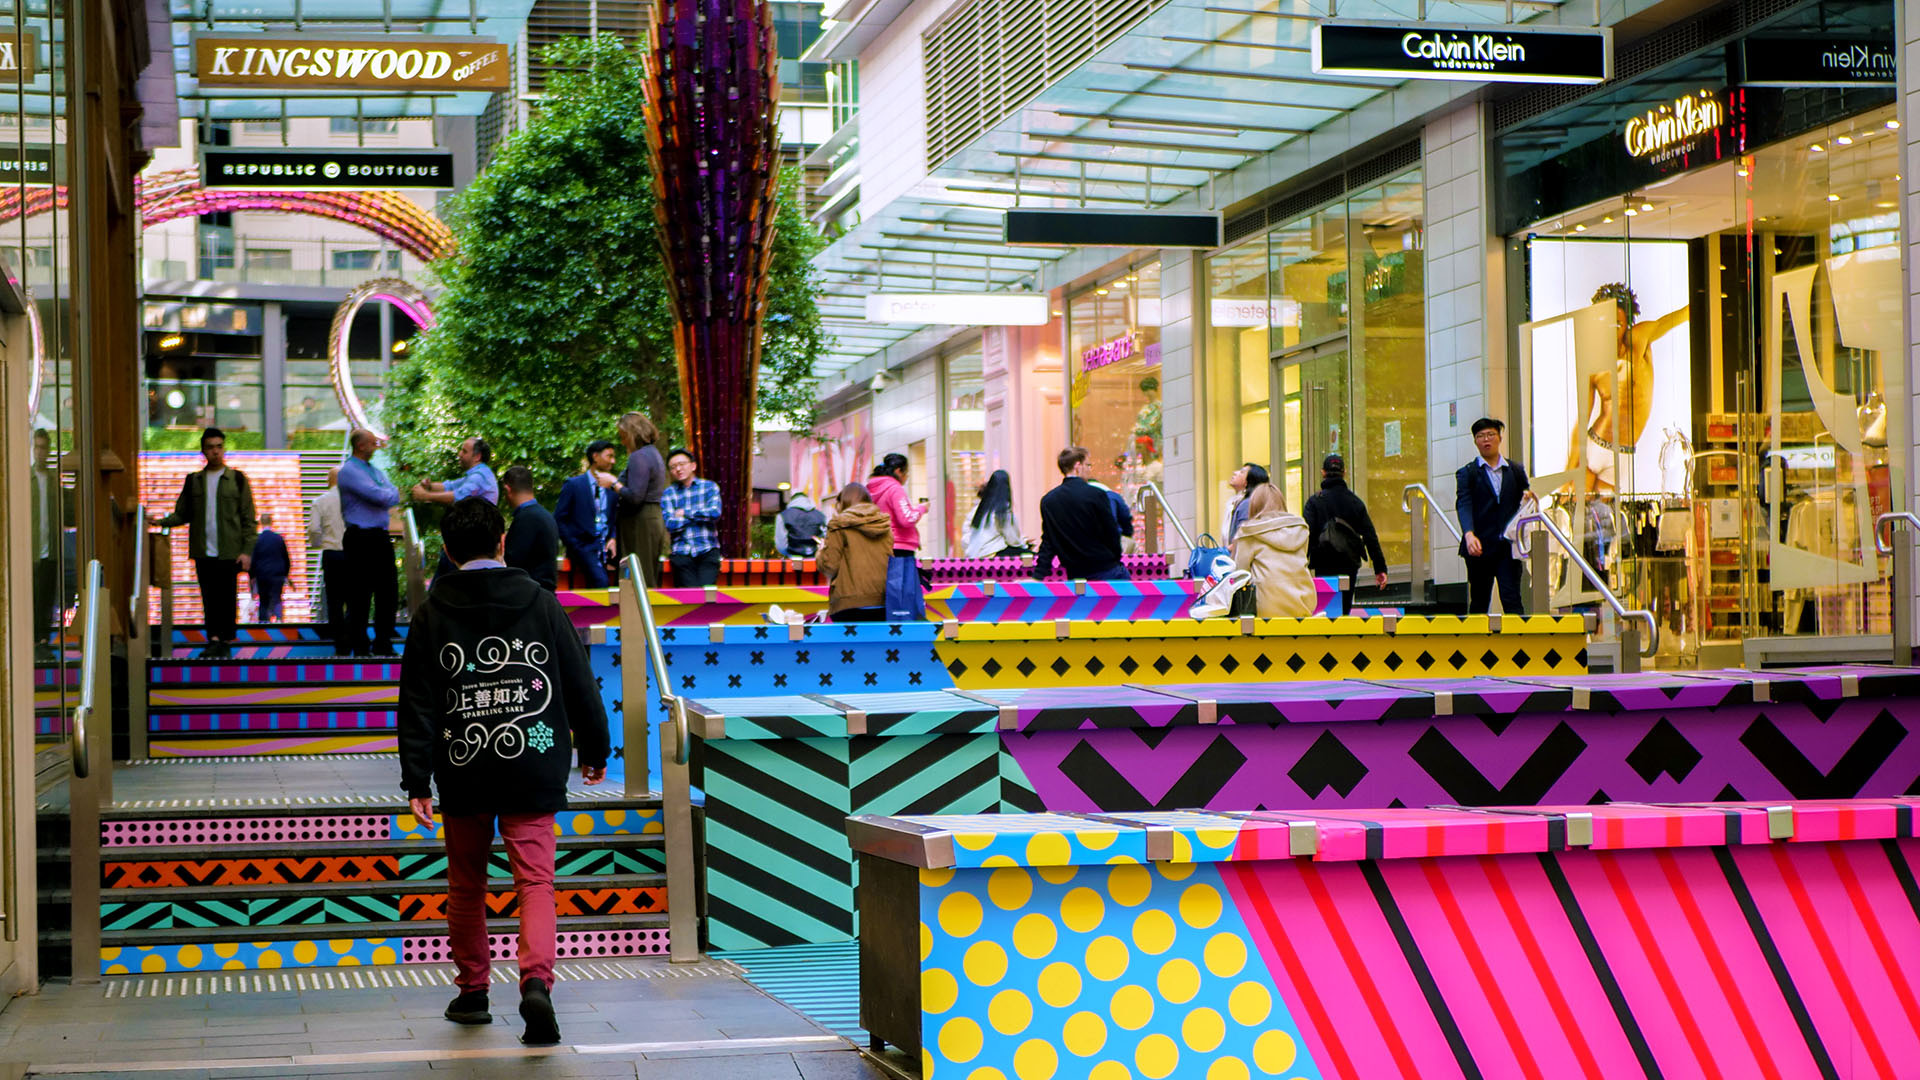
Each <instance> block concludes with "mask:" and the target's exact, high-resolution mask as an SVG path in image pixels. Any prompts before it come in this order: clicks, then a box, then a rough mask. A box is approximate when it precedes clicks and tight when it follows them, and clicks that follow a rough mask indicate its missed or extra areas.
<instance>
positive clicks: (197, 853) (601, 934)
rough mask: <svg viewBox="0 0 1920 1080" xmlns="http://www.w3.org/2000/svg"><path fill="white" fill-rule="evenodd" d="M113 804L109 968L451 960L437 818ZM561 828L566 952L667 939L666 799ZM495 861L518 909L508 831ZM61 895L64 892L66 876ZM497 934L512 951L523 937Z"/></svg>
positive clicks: (52, 940)
mask: <svg viewBox="0 0 1920 1080" xmlns="http://www.w3.org/2000/svg"><path fill="white" fill-rule="evenodd" d="M104 817H105V820H104V821H103V822H102V825H101V841H102V871H101V884H102V891H101V918H102V927H103V929H102V944H103V948H102V951H101V960H100V964H101V972H102V973H103V974H114V973H120V972H135V971H148V972H152V971H168V972H172V971H209V970H222V969H241V968H250V967H282V966H284V967H292V966H347V965H353V964H367V963H385V962H391V963H412V962H423V963H426V962H432V963H438V962H443V961H444V960H445V959H446V946H445V930H446V928H445V921H444V920H445V910H446V909H445V904H446V891H447V883H446V880H445V876H446V856H445V853H444V851H443V849H442V848H441V845H440V841H439V824H438V822H437V821H436V822H420V821H417V820H415V819H414V817H413V816H412V814H411V813H408V812H406V811H405V810H403V809H400V808H398V807H394V808H376V809H369V808H366V807H363V806H353V805H348V804H342V805H340V806H335V807H327V806H318V807H311V808H303V809H301V810H299V811H287V810H254V809H233V810H223V811H214V812H209V811H206V810H197V809H191V808H182V809H171V810H130V809H126V808H110V809H109V810H107V811H106V813H105V815H104ZM555 832H556V836H557V839H556V845H557V848H558V850H557V853H556V859H555V862H556V874H557V880H556V902H557V906H558V913H559V918H560V922H559V930H560V935H561V942H562V949H561V955H563V956H575V957H590V956H617V955H642V954H650V953H654V952H661V951H664V949H665V942H666V917H665V912H666V909H667V894H666V887H665V879H664V873H663V870H664V859H663V857H662V848H661V839H662V827H661V811H660V806H659V804H658V802H657V800H648V799H592V800H588V801H585V802H581V803H577V804H576V805H575V806H574V807H572V808H570V809H568V810H567V811H565V812H563V813H561V814H558V815H556V817H555ZM489 862H490V866H489V874H490V876H491V877H492V878H493V881H492V882H491V883H490V896H489V898H488V909H489V912H490V914H491V915H492V916H494V917H499V918H506V917H510V916H511V915H513V914H514V913H515V910H516V907H517V898H516V897H515V896H514V895H513V893H512V891H511V889H512V886H511V869H510V867H509V866H508V865H507V860H506V855H505V851H504V849H503V848H502V847H501V846H500V845H499V843H498V841H496V843H495V849H494V851H493V852H492V853H491V856H490V860H489ZM48 899H49V897H43V903H44V902H45V901H47V900H48ZM51 900H52V901H54V902H56V903H64V902H65V899H64V890H59V891H56V892H55V893H53V894H51ZM503 933H504V931H503ZM46 937H47V941H44V942H43V950H45V949H47V948H52V949H53V950H55V951H57V950H58V949H62V948H64V947H65V944H66V936H65V934H64V932H55V933H53V934H50V935H46ZM501 942H505V944H504V945H503V944H501ZM496 948H497V949H499V948H504V949H505V950H506V952H505V955H508V956H511V954H512V938H511V936H503V937H500V938H498V939H497V940H496Z"/></svg>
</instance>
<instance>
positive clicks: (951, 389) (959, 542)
mask: <svg viewBox="0 0 1920 1080" xmlns="http://www.w3.org/2000/svg"><path fill="white" fill-rule="evenodd" d="M945 386H946V399H947V404H946V433H947V460H946V483H947V491H946V504H945V505H946V514H947V521H946V533H947V552H948V553H949V554H951V555H959V554H960V553H961V551H962V550H964V549H965V547H966V537H967V523H968V522H969V521H971V520H972V519H973V509H974V506H975V504H976V503H978V502H979V495H978V492H979V489H980V485H981V484H984V483H986V480H987V441H986V440H987V401H986V398H987V384H986V382H985V380H984V379H983V378H982V377H981V373H980V342H979V339H977V338H976V339H975V340H974V341H973V343H972V344H971V345H970V346H969V347H968V348H967V349H966V350H965V351H963V352H959V353H955V354H953V355H951V356H949V357H947V358H946V382H945Z"/></svg>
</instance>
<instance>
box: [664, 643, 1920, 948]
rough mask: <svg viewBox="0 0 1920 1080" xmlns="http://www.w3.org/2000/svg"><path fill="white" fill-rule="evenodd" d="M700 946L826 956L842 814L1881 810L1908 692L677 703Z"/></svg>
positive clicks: (1149, 691) (1196, 688)
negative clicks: (704, 879) (1652, 806)
mask: <svg viewBox="0 0 1920 1080" xmlns="http://www.w3.org/2000/svg"><path fill="white" fill-rule="evenodd" d="M689 714H690V715H689V720H690V724H691V727H692V730H693V732H694V735H695V737H696V739H697V742H696V746H697V748H698V753H699V761H700V762H701V766H702V777H703V779H702V784H703V786H704V790H705V791H706V793H707V797H708V798H707V833H706V839H707V846H708V847H707V850H708V889H709V896H710V903H709V913H710V920H709V934H710V936H711V939H712V941H713V943H714V945H715V947H717V948H755V947H760V946H769V945H782V944H794V943H798V942H820V941H833V940H845V939H846V938H848V937H850V936H852V935H853V933H854V932H855V928H856V918H855V909H854V905H853V886H854V881H855V878H856V876H857V875H856V873H855V868H854V866H853V864H852V862H851V860H850V857H849V855H848V853H847V849H846V846H845V845H846V841H845V837H844V835H843V833H842V821H843V819H844V818H845V817H846V816H847V815H850V814H853V815H857V814H943V813H968V814H975V813H994V812H1017V811H1038V810H1048V811H1063V812H1064V811H1071V812H1079V813H1131V812H1139V811H1148V810H1172V809H1181V808H1197V809H1212V810H1235V809H1241V808H1246V807H1259V808H1267V809H1301V810H1306V809H1314V810H1346V809H1365V808H1368V807H1381V806H1384V807H1393V806H1425V805H1431V804H1436V803H1448V804H1461V805H1480V806H1486V805H1505V804H1544V805H1550V804H1586V803H1606V802H1613V801H1617V800H1644V801H1682V800H1683V801H1689V802H1693V801H1711V800H1739V799H1808V798H1837V797H1853V796H1897V795H1905V794H1906V793H1907V792H1909V791H1912V790H1915V785H1916V783H1920V737H1915V736H1916V734H1920V671H1917V670H1912V669H1900V668H1879V667H1871V666H1856V667H1839V668H1817V669H1808V670H1806V671H1769V672H1763V673H1750V672H1745V671H1728V672H1703V673H1690V674H1684V675H1681V674H1666V673H1650V674H1644V675H1565V676H1516V677H1505V678H1473V679H1438V680H1413V679H1367V680H1361V679H1340V680H1314V681H1298V682H1243V683H1233V682H1213V683H1176V682H1169V683H1164V684H1159V685H1142V684H1133V685H1122V686H1105V687H1063V688H1028V689H1020V688H1012V689H999V688H988V689H981V690H958V689H953V688H947V689H941V690H927V689H917V690H911V691H889V692H865V691H861V690H858V689H856V690H851V691H842V690H837V689H836V690H821V691H808V692H803V693H796V692H785V693H780V694H764V693H762V694H747V695H740V696H708V695H706V694H701V695H699V696H694V697H691V698H690V700H689Z"/></svg>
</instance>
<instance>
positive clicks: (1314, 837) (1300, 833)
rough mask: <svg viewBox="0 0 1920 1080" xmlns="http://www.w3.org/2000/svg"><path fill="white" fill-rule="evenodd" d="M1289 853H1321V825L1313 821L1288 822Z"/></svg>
mask: <svg viewBox="0 0 1920 1080" xmlns="http://www.w3.org/2000/svg"><path fill="white" fill-rule="evenodd" d="M1287 854H1289V855H1292V856H1295V857H1299V856H1302V855H1307V856H1312V855H1318V854H1320V826H1319V824H1318V823H1316V822H1312V821H1289V822H1287Z"/></svg>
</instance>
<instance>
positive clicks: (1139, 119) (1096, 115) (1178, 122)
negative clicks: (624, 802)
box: [1048, 109, 1307, 135]
mask: <svg viewBox="0 0 1920 1080" xmlns="http://www.w3.org/2000/svg"><path fill="white" fill-rule="evenodd" d="M1048 111H1050V112H1052V113H1053V114H1054V115H1055V116H1071V117H1073V118H1075V119H1079V120H1105V121H1106V122H1107V123H1108V124H1115V123H1127V124H1152V125H1154V126H1156V127H1167V128H1203V129H1204V128H1218V129H1220V130H1223V131H1271V132H1273V133H1274V134H1276V135H1305V134H1306V133H1307V129H1306V128H1297V127H1273V126H1271V125H1267V124H1243V123H1235V122H1230V121H1226V120H1189V119H1185V118H1183V117H1176V116H1120V115H1117V114H1114V113H1105V112H1096V111H1094V110H1091V109H1051V110H1048Z"/></svg>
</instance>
